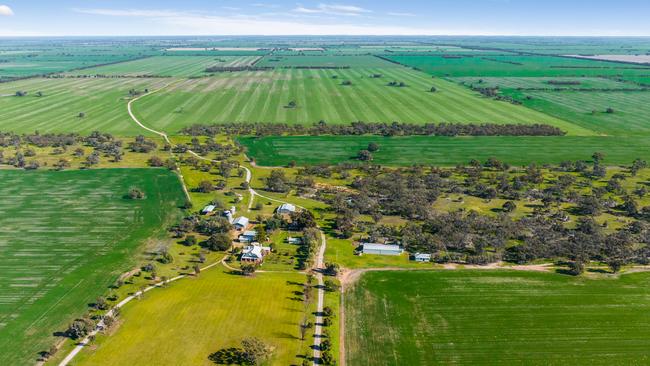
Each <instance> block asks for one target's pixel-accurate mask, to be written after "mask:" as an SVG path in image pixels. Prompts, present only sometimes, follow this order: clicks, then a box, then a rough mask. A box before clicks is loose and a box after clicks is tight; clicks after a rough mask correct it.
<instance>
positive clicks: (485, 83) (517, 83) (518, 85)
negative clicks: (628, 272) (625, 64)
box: [451, 77, 643, 90]
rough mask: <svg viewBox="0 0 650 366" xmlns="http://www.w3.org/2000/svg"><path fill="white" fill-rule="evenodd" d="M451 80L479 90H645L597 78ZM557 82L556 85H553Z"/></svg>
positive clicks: (467, 78)
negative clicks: (496, 88) (495, 88)
mask: <svg viewBox="0 0 650 366" xmlns="http://www.w3.org/2000/svg"><path fill="white" fill-rule="evenodd" d="M451 80H453V81H456V82H459V83H464V84H465V85H467V86H474V87H477V88H494V87H499V88H501V89H523V90H526V89H553V90H555V89H561V90H565V89H643V87H642V86H639V85H636V84H633V83H626V82H620V81H617V80H612V79H606V78H597V77H585V78H582V77H503V78H497V77H461V78H451ZM554 82H555V84H553V83H554ZM557 82H560V83H577V84H572V85H570V84H558V83H557Z"/></svg>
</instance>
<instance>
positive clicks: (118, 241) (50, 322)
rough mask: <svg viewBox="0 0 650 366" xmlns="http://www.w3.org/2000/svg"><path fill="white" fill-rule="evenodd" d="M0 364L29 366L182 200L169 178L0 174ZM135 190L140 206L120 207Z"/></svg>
mask: <svg viewBox="0 0 650 366" xmlns="http://www.w3.org/2000/svg"><path fill="white" fill-rule="evenodd" d="M0 180H1V181H2V183H3V184H2V185H0V248H2V250H0V364H2V365H27V364H34V363H35V360H36V358H37V356H38V355H37V352H40V351H44V350H47V349H48V348H49V346H50V345H51V344H52V343H53V342H54V338H53V337H52V334H53V333H54V332H57V331H64V330H65V329H66V328H67V325H68V324H69V322H70V321H71V320H72V319H74V318H75V317H76V316H80V315H81V314H83V312H84V311H85V310H86V308H87V306H88V304H90V303H92V302H93V301H94V300H95V299H96V297H97V296H99V295H101V294H103V293H104V292H105V291H106V289H107V287H108V286H109V285H111V284H112V283H113V282H114V281H115V279H116V278H117V276H118V275H119V274H121V273H122V272H123V271H125V270H127V269H129V266H131V265H133V263H134V259H135V258H137V253H138V248H140V246H141V244H142V243H143V241H144V240H145V239H147V238H149V237H151V236H152V235H156V234H157V233H159V232H161V230H162V231H163V235H164V234H166V233H164V230H165V227H166V225H167V224H168V220H169V219H170V218H171V217H173V216H175V212H176V211H175V209H176V207H178V204H179V203H181V202H182V200H183V199H184V196H183V191H182V190H181V187H180V184H179V181H178V178H177V177H176V176H175V175H174V174H173V173H170V172H168V171H166V170H155V169H146V170H144V169H143V170H138V169H115V170H87V171H67V172H24V171H7V170H5V171H0ZM133 186H136V187H140V188H141V189H142V190H143V191H144V192H145V193H146V195H147V198H146V199H145V200H141V201H132V200H128V199H124V198H123V196H124V195H125V194H127V193H128V190H129V188H130V187H133Z"/></svg>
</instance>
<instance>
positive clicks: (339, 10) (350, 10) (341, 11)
mask: <svg viewBox="0 0 650 366" xmlns="http://www.w3.org/2000/svg"><path fill="white" fill-rule="evenodd" d="M293 12H294V13H301V14H329V15H344V16H359V15H362V14H367V13H372V10H368V9H364V8H361V7H358V6H354V5H341V4H322V3H321V4H318V6H317V7H315V8H306V7H304V6H302V5H300V4H299V5H298V6H297V7H296V8H295V9H293Z"/></svg>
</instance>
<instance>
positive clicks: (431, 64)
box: [389, 56, 650, 77]
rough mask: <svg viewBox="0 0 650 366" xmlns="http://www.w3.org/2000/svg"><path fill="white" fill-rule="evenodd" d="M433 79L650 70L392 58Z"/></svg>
mask: <svg viewBox="0 0 650 366" xmlns="http://www.w3.org/2000/svg"><path fill="white" fill-rule="evenodd" d="M389 58H390V59H391V60H394V61H396V62H399V63H402V64H405V65H408V66H411V67H417V68H419V69H421V70H423V71H425V72H427V73H430V74H431V75H435V76H450V77H466V76H476V77H488V76H493V77H555V76H566V77H569V76H647V75H650V67H643V66H638V65H627V64H618V63H613V62H604V61H593V60H580V59H572V58H565V57H553V56H481V57H460V58H445V57H442V56H389Z"/></svg>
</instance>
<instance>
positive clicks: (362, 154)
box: [357, 150, 373, 161]
mask: <svg viewBox="0 0 650 366" xmlns="http://www.w3.org/2000/svg"><path fill="white" fill-rule="evenodd" d="M357 159H359V160H361V161H372V159H373V156H372V153H371V152H370V151H368V150H361V151H359V153H358V154H357Z"/></svg>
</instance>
